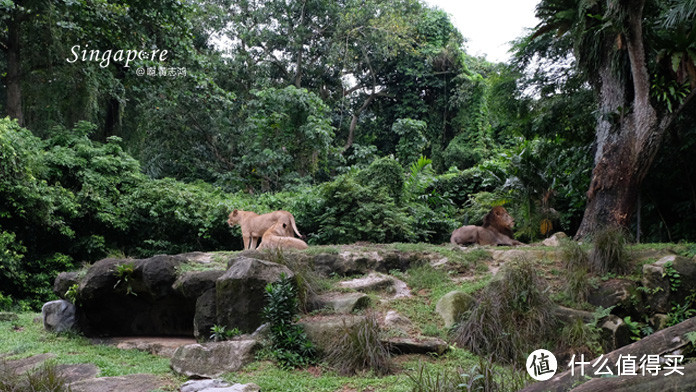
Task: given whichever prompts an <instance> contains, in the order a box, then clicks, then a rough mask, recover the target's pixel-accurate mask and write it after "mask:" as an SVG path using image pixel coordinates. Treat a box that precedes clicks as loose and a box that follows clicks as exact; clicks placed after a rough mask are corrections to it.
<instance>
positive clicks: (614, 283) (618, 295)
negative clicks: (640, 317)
mask: <svg viewBox="0 0 696 392" xmlns="http://www.w3.org/2000/svg"><path fill="white" fill-rule="evenodd" d="M635 291H636V285H635V284H634V283H633V282H632V281H630V280H627V279H610V280H608V281H606V282H601V283H599V287H597V289H593V290H591V291H590V293H589V295H588V296H587V302H589V303H590V304H591V305H593V306H595V307H598V306H601V307H603V308H605V309H606V308H609V307H612V306H617V307H619V308H620V310H622V311H623V313H626V312H628V311H629V309H631V308H632V305H631V295H632V293H634V292H635ZM617 311H618V310H617Z"/></svg>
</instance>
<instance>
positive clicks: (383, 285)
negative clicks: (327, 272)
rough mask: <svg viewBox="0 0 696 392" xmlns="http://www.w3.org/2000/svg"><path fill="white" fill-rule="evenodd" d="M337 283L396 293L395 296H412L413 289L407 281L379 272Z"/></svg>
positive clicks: (350, 286)
mask: <svg viewBox="0 0 696 392" xmlns="http://www.w3.org/2000/svg"><path fill="white" fill-rule="evenodd" d="M337 285H338V286H339V287H343V288H347V289H353V290H357V291H386V292H388V293H391V294H394V296H393V298H400V297H410V296H411V291H410V290H409V289H408V286H407V285H406V283H404V282H402V281H401V280H399V279H396V278H394V277H392V276H389V275H385V274H382V273H379V272H371V273H370V274H369V275H367V276H366V277H364V278H358V279H353V280H347V281H343V282H338V284H337Z"/></svg>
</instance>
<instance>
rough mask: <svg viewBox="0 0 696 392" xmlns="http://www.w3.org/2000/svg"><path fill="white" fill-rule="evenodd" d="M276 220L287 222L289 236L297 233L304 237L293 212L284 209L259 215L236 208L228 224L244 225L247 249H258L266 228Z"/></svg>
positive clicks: (287, 234) (244, 238)
mask: <svg viewBox="0 0 696 392" xmlns="http://www.w3.org/2000/svg"><path fill="white" fill-rule="evenodd" d="M276 222H281V223H285V224H286V226H284V229H285V231H286V236H287V237H294V236H295V234H297V235H298V236H299V237H302V234H300V232H299V231H298V230H297V226H296V225H295V217H294V216H292V214H291V213H289V212H287V211H283V210H278V211H273V212H269V213H268V214H263V215H259V214H257V213H255V212H253V211H242V210H237V209H235V210H234V211H232V212H231V213H230V216H229V218H228V219H227V224H228V225H230V226H234V225H236V224H238V225H239V226H241V227H242V241H244V248H245V249H256V244H257V243H258V240H259V239H260V238H261V237H262V236H263V233H265V232H266V230H268V229H269V228H270V227H271V226H273V224H274V223H276ZM293 230H294V233H293ZM247 239H248V242H247Z"/></svg>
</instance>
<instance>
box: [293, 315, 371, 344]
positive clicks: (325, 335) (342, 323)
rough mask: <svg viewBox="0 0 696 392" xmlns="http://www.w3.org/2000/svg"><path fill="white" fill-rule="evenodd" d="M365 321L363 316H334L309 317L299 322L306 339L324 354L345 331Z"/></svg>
mask: <svg viewBox="0 0 696 392" xmlns="http://www.w3.org/2000/svg"><path fill="white" fill-rule="evenodd" d="M364 320H365V316H357V315H335V316H320V317H311V318H308V319H304V320H302V321H300V323H299V324H300V325H301V326H302V327H303V328H304V331H305V333H306V334H307V338H308V339H309V340H310V341H311V342H312V343H313V344H314V345H315V346H316V347H317V348H318V349H319V351H323V352H326V351H327V350H328V348H329V347H330V346H331V344H332V343H333V342H335V341H336V340H337V339H338V338H339V337H340V336H342V334H344V333H345V331H346V329H350V328H354V327H355V326H356V325H358V324H359V323H360V322H362V321H364Z"/></svg>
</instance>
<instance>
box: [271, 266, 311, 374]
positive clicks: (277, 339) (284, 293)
mask: <svg viewBox="0 0 696 392" xmlns="http://www.w3.org/2000/svg"><path fill="white" fill-rule="evenodd" d="M266 297H267V299H268V305H266V307H264V308H263V315H264V318H265V319H266V321H268V323H269V327H270V340H271V355H272V356H273V357H274V358H275V359H276V360H277V361H278V363H279V365H280V366H281V367H283V368H286V369H289V368H296V367H302V366H307V365H309V364H312V363H313V362H314V359H315V356H316V350H315V348H314V345H313V344H312V342H310V341H309V339H307V335H305V332H304V330H303V329H302V327H301V326H299V325H297V324H295V321H297V317H298V316H297V313H298V307H297V290H296V289H295V285H294V283H293V280H292V279H291V278H288V277H285V276H282V277H281V279H280V281H278V282H276V283H275V284H274V283H269V284H268V285H267V286H266Z"/></svg>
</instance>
